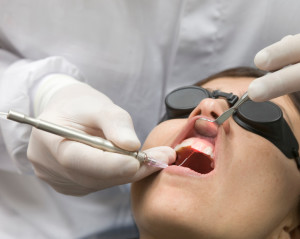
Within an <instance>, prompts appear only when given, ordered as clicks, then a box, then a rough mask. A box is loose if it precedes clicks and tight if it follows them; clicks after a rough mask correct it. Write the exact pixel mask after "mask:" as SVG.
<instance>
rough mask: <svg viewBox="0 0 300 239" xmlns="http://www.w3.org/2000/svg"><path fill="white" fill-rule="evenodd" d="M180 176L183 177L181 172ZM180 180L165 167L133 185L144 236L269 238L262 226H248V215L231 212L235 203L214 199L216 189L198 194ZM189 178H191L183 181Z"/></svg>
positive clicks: (138, 222)
mask: <svg viewBox="0 0 300 239" xmlns="http://www.w3.org/2000/svg"><path fill="white" fill-rule="evenodd" d="M178 177H180V180H179V181H182V175H178ZM179 181H178V180H176V177H175V178H174V175H173V174H170V173H169V172H168V171H165V172H164V171H162V172H159V173H156V174H153V175H151V176H149V177H147V178H145V179H143V180H141V181H139V182H136V183H134V184H133V185H132V190H131V192H132V203H133V205H132V208H133V213H134V218H135V220H136V223H137V225H138V228H139V231H140V235H141V239H144V238H155V239H160V238H172V239H177V238H180V239H182V238H189V239H193V238H197V239H198V238H201V239H227V238H228V239H240V238H241V235H243V237H242V238H243V239H254V238H255V239H260V238H261V239H263V238H267V236H266V235H265V234H263V235H262V233H261V232H259V228H257V229H258V231H256V230H255V228H254V227H253V225H252V226H251V227H249V225H251V223H250V224H249V223H248V222H247V218H244V219H243V220H236V218H234V214H231V213H230V211H234V210H233V209H234V206H233V205H231V206H230V205H227V204H226V203H225V204H223V203H222V200H221V201H218V200H215V199H216V195H214V192H213V191H212V192H205V191H202V192H205V193H201V195H199V194H196V193H194V192H193V190H191V189H190V187H187V189H186V190H185V188H184V187H182V186H183V185H178V183H179ZM188 181H190V178H189V179H187V181H186V182H183V184H186V183H188ZM186 185H189V184H186ZM189 186H190V185H189ZM199 191H201V189H199V188H198V192H199ZM231 217H233V218H231ZM231 219H232V220H231ZM250 222H251V220H250ZM254 224H255V223H254ZM261 229H262V228H261Z"/></svg>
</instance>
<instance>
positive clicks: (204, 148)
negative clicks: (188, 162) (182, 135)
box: [174, 138, 214, 159]
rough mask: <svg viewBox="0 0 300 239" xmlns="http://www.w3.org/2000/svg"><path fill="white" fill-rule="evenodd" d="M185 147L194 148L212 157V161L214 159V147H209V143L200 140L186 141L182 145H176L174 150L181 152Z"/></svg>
mask: <svg viewBox="0 0 300 239" xmlns="http://www.w3.org/2000/svg"><path fill="white" fill-rule="evenodd" d="M185 147H191V148H194V149H196V150H197V151H199V152H201V153H204V154H206V155H208V156H210V157H211V158H212V159H213V158H214V153H213V148H212V146H211V145H208V143H206V142H205V141H203V140H199V139H198V138H189V139H186V140H184V141H183V142H182V143H180V144H178V145H176V147H175V148H174V149H175V151H179V150H180V149H182V148H185Z"/></svg>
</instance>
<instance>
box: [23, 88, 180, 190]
mask: <svg viewBox="0 0 300 239" xmlns="http://www.w3.org/2000/svg"><path fill="white" fill-rule="evenodd" d="M38 118H40V119H43V120H46V121H49V122H52V123H56V124H58V125H62V126H66V127H70V128H73V129H76V130H79V131H82V132H85V133H88V134H90V135H95V136H100V137H103V138H106V139H108V140H110V141H112V142H113V143H114V144H116V145H117V146H119V147H121V148H123V149H125V150H130V151H136V150H138V149H139V147H140V142H139V140H138V138H137V136H136V134H135V131H134V128H133V124H132V120H131V117H130V116H129V114H128V113H127V112H126V111H124V110H123V109H121V108H120V107H118V106H117V105H115V104H114V103H113V102H112V101H111V100H110V99H109V98H108V97H106V96H105V95H104V94H102V93H100V92H98V91H97V90H95V89H93V88H92V87H90V86H88V85H87V84H83V83H77V84H71V85H68V86H65V87H63V88H61V89H59V90H58V91H57V92H56V93H55V94H54V95H53V96H52V97H51V98H50V100H49V101H48V103H47V104H46V107H45V108H44V109H43V111H42V113H41V114H40V116H39V117H38ZM145 152H146V153H147V155H149V156H152V157H153V158H155V159H158V160H161V161H163V162H166V163H169V164H171V163H172V162H173V161H174V160H175V152H174V150H173V149H171V148H169V147H159V148H153V149H150V150H147V151H145ZM28 158H29V160H30V161H31V162H32V164H33V166H34V169H35V173H36V175H37V176H38V177H39V178H41V179H43V180H44V181H46V182H47V183H48V184H50V185H51V186H52V187H53V188H54V189H55V190H56V191H58V192H60V193H63V194H69V195H85V194H88V193H90V192H94V191H97V190H101V189H104V188H107V187H111V186H114V185H120V184H125V183H129V182H133V181H137V180H140V179H142V178H143V177H146V176H148V175H149V174H151V173H153V172H155V171H157V170H159V168H155V167H151V166H148V165H146V164H144V163H143V164H141V165H140V163H139V161H138V160H137V159H135V158H133V157H129V156H124V155H120V154H115V153H110V152H103V151H102V150H99V149H96V148H93V147H90V146H87V145H85V144H82V143H78V142H74V141H71V140H67V139H64V138H62V137H59V136H56V135H53V134H50V133H47V132H44V131H41V130H38V129H33V130H32V134H31V137H30V142H29V147H28Z"/></svg>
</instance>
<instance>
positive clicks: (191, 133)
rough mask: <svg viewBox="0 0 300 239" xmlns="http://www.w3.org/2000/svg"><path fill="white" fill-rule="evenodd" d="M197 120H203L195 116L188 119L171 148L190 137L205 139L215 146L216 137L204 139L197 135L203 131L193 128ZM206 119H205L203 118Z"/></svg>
mask: <svg viewBox="0 0 300 239" xmlns="http://www.w3.org/2000/svg"><path fill="white" fill-rule="evenodd" d="M199 118H203V116H200V115H197V116H194V117H192V118H190V119H189V120H188V122H187V124H186V125H185V126H184V127H183V129H182V130H181V131H180V132H179V134H178V135H177V137H176V138H175V140H174V141H173V143H172V144H171V147H172V148H174V147H175V146H176V145H178V144H180V143H181V142H182V141H183V140H185V139H187V138H191V137H198V138H204V139H205V138H206V139H207V140H208V141H209V142H211V143H213V145H215V142H216V139H217V135H216V137H204V136H203V135H201V134H199V131H204V130H205V129H203V128H201V129H199V128H198V129H197V127H196V126H195V123H196V121H197V120H198V119H199ZM205 118H207V117H205ZM198 127H204V126H198Z"/></svg>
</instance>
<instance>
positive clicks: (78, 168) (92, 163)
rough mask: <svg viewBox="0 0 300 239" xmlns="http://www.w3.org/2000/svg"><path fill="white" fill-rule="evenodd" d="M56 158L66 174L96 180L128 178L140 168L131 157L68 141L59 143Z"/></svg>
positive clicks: (137, 162)
mask: <svg viewBox="0 0 300 239" xmlns="http://www.w3.org/2000/svg"><path fill="white" fill-rule="evenodd" d="M56 157H57V161H58V162H59V163H60V164H61V165H62V166H63V167H64V168H65V169H66V170H68V172H71V171H73V172H74V173H77V174H81V175H85V176H88V177H92V178H96V179H98V180H105V179H110V180H112V179H114V178H118V177H130V176H132V175H134V174H135V173H136V172H137V170H138V169H139V166H140V163H139V161H138V160H137V159H135V158H133V157H131V156H126V155H121V154H116V153H110V152H106V151H102V150H100V149H97V148H93V147H90V146H88V145H85V144H81V143H78V142H74V141H70V140H64V141H63V142H61V143H60V145H59V147H58V149H57V153H56Z"/></svg>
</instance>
